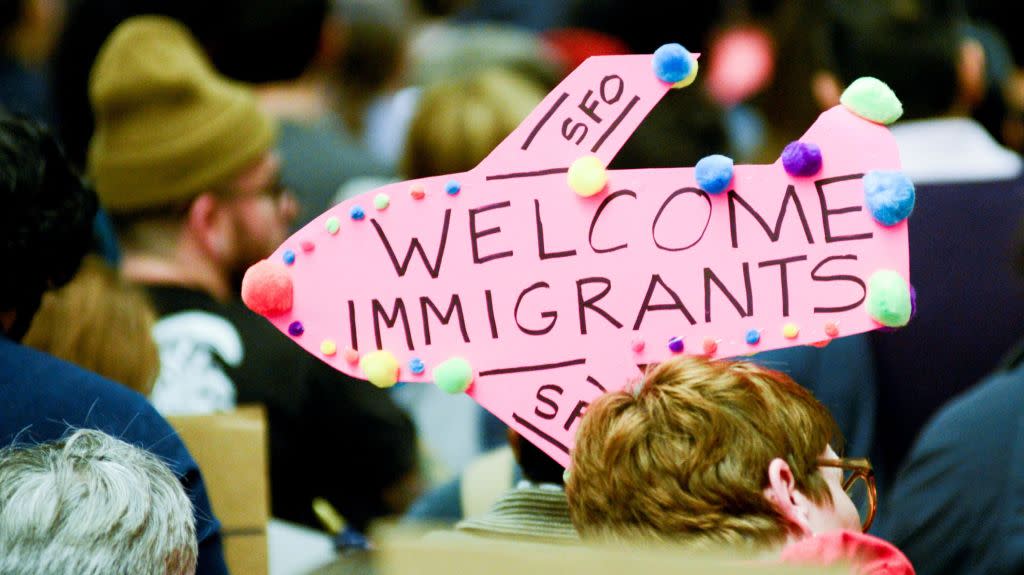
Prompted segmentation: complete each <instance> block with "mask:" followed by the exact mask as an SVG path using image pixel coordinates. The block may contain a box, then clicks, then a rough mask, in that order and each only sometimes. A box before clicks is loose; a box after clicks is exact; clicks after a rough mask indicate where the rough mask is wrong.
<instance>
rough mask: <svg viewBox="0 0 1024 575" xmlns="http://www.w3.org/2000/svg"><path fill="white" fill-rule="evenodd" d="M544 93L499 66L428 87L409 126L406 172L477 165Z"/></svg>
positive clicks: (432, 172) (410, 175) (418, 175)
mask: <svg viewBox="0 0 1024 575" xmlns="http://www.w3.org/2000/svg"><path fill="white" fill-rule="evenodd" d="M545 94H546V90H545V89H544V87H543V86H541V85H540V84H538V83H537V82H535V81H532V80H530V79H528V78H527V77H526V76H523V75H520V74H518V73H515V72H511V71H508V70H504V69H499V68H494V69H488V70H484V71H481V72H477V73H474V74H472V75H469V76H465V77H462V78H455V79H450V80H447V81H445V82H441V83H437V84H434V85H432V86H430V87H428V88H426V89H425V90H424V91H423V95H422V96H421V97H420V102H419V107H418V108H417V110H416V114H415V116H413V119H412V123H411V124H410V126H409V135H408V138H407V139H406V145H405V153H404V155H403V157H402V163H401V170H402V175H403V176H404V177H406V178H423V177H427V176H438V175H441V174H451V173H457V172H465V171H467V170H470V169H472V168H474V167H475V166H476V165H477V164H478V163H480V161H481V160H483V159H484V158H485V157H487V154H489V153H491V150H493V149H494V148H496V147H497V146H498V144H500V143H501V141H502V140H504V139H505V137H506V136H508V135H509V134H510V133H512V131H513V130H514V129H515V128H516V127H517V126H518V125H519V124H520V123H521V122H522V121H523V120H525V119H526V116H528V115H529V114H530V112H531V111H532V110H533V109H534V108H535V107H536V106H537V104H539V103H540V101H541V100H542V99H544V96H545Z"/></svg>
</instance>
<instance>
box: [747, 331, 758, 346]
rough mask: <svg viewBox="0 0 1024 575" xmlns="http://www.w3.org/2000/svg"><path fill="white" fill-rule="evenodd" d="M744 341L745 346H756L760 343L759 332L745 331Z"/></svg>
mask: <svg viewBox="0 0 1024 575" xmlns="http://www.w3.org/2000/svg"><path fill="white" fill-rule="evenodd" d="M746 340H747V345H757V344H758V343H760V342H761V330H757V329H751V330H747V335H746Z"/></svg>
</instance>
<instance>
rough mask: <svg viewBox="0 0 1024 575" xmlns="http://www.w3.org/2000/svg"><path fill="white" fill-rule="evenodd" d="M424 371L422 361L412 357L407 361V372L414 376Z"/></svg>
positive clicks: (425, 367)
mask: <svg viewBox="0 0 1024 575" xmlns="http://www.w3.org/2000/svg"><path fill="white" fill-rule="evenodd" d="M426 369H427V366H425V365H423V360H422V359H420V358H418V357H414V358H412V359H410V360H409V371H411V372H412V373H413V374H414V375H419V374H421V373H423V372H424V371H425V370H426Z"/></svg>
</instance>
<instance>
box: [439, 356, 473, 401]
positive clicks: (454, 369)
mask: <svg viewBox="0 0 1024 575" xmlns="http://www.w3.org/2000/svg"><path fill="white" fill-rule="evenodd" d="M431 376H432V377H433V379H434V383H435V384H436V385H437V387H439V388H441V389H442V390H444V391H445V392H447V393H452V394H455V393H462V392H464V391H466V390H467V389H469V384H471V383H473V366H471V365H469V362H468V361H466V360H464V359H462V358H461V357H453V358H450V359H446V360H445V361H442V362H441V363H440V364H438V366H437V367H435V368H434V369H433V371H431Z"/></svg>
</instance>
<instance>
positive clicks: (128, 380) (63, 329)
mask: <svg viewBox="0 0 1024 575" xmlns="http://www.w3.org/2000/svg"><path fill="white" fill-rule="evenodd" d="M155 322H156V314H155V313H154V311H153V307H152V305H151V304H150V302H149V299H148V298H147V297H146V294H145V292H143V291H142V289H141V288H139V287H137V286H134V285H132V284H129V283H128V282H127V281H126V280H124V279H123V278H122V277H121V276H120V275H119V274H118V273H117V271H116V270H114V269H112V268H111V267H110V266H108V265H107V264H106V263H105V262H104V261H103V260H102V259H101V258H99V257H98V256H93V255H90V256H86V258H85V259H84V260H83V261H82V266H81V268H80V269H79V270H78V274H77V275H76V276H75V278H74V279H73V280H71V282H70V283H68V284H67V285H66V286H64V287H63V288H61V289H59V290H56V291H52V292H49V293H47V294H46V295H45V296H44V297H43V303H42V306H41V307H40V309H39V312H38V313H37V314H36V316H35V318H34V320H33V321H32V327H31V329H29V331H28V334H26V335H25V338H24V340H23V342H24V343H25V345H28V346H31V347H34V348H36V349H38V350H41V351H45V352H47V353H49V354H51V355H55V356H57V357H59V358H61V359H63V360H66V361H69V362H71V363H74V364H76V365H79V366H81V367H83V368H85V369H88V370H90V371H94V372H96V373H98V374H100V375H103V376H105V377H107V378H109V379H112V380H114V381H117V382H120V383H122V384H124V385H126V386H128V387H130V388H131V389H134V390H135V391H137V392H139V393H141V394H143V395H146V396H148V395H149V392H150V390H151V389H152V388H153V383H154V382H155V381H156V376H157V374H158V373H159V371H160V355H159V351H158V350H157V347H156V343H155V342H154V341H153V336H152V332H153V325H154V324H155Z"/></svg>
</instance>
